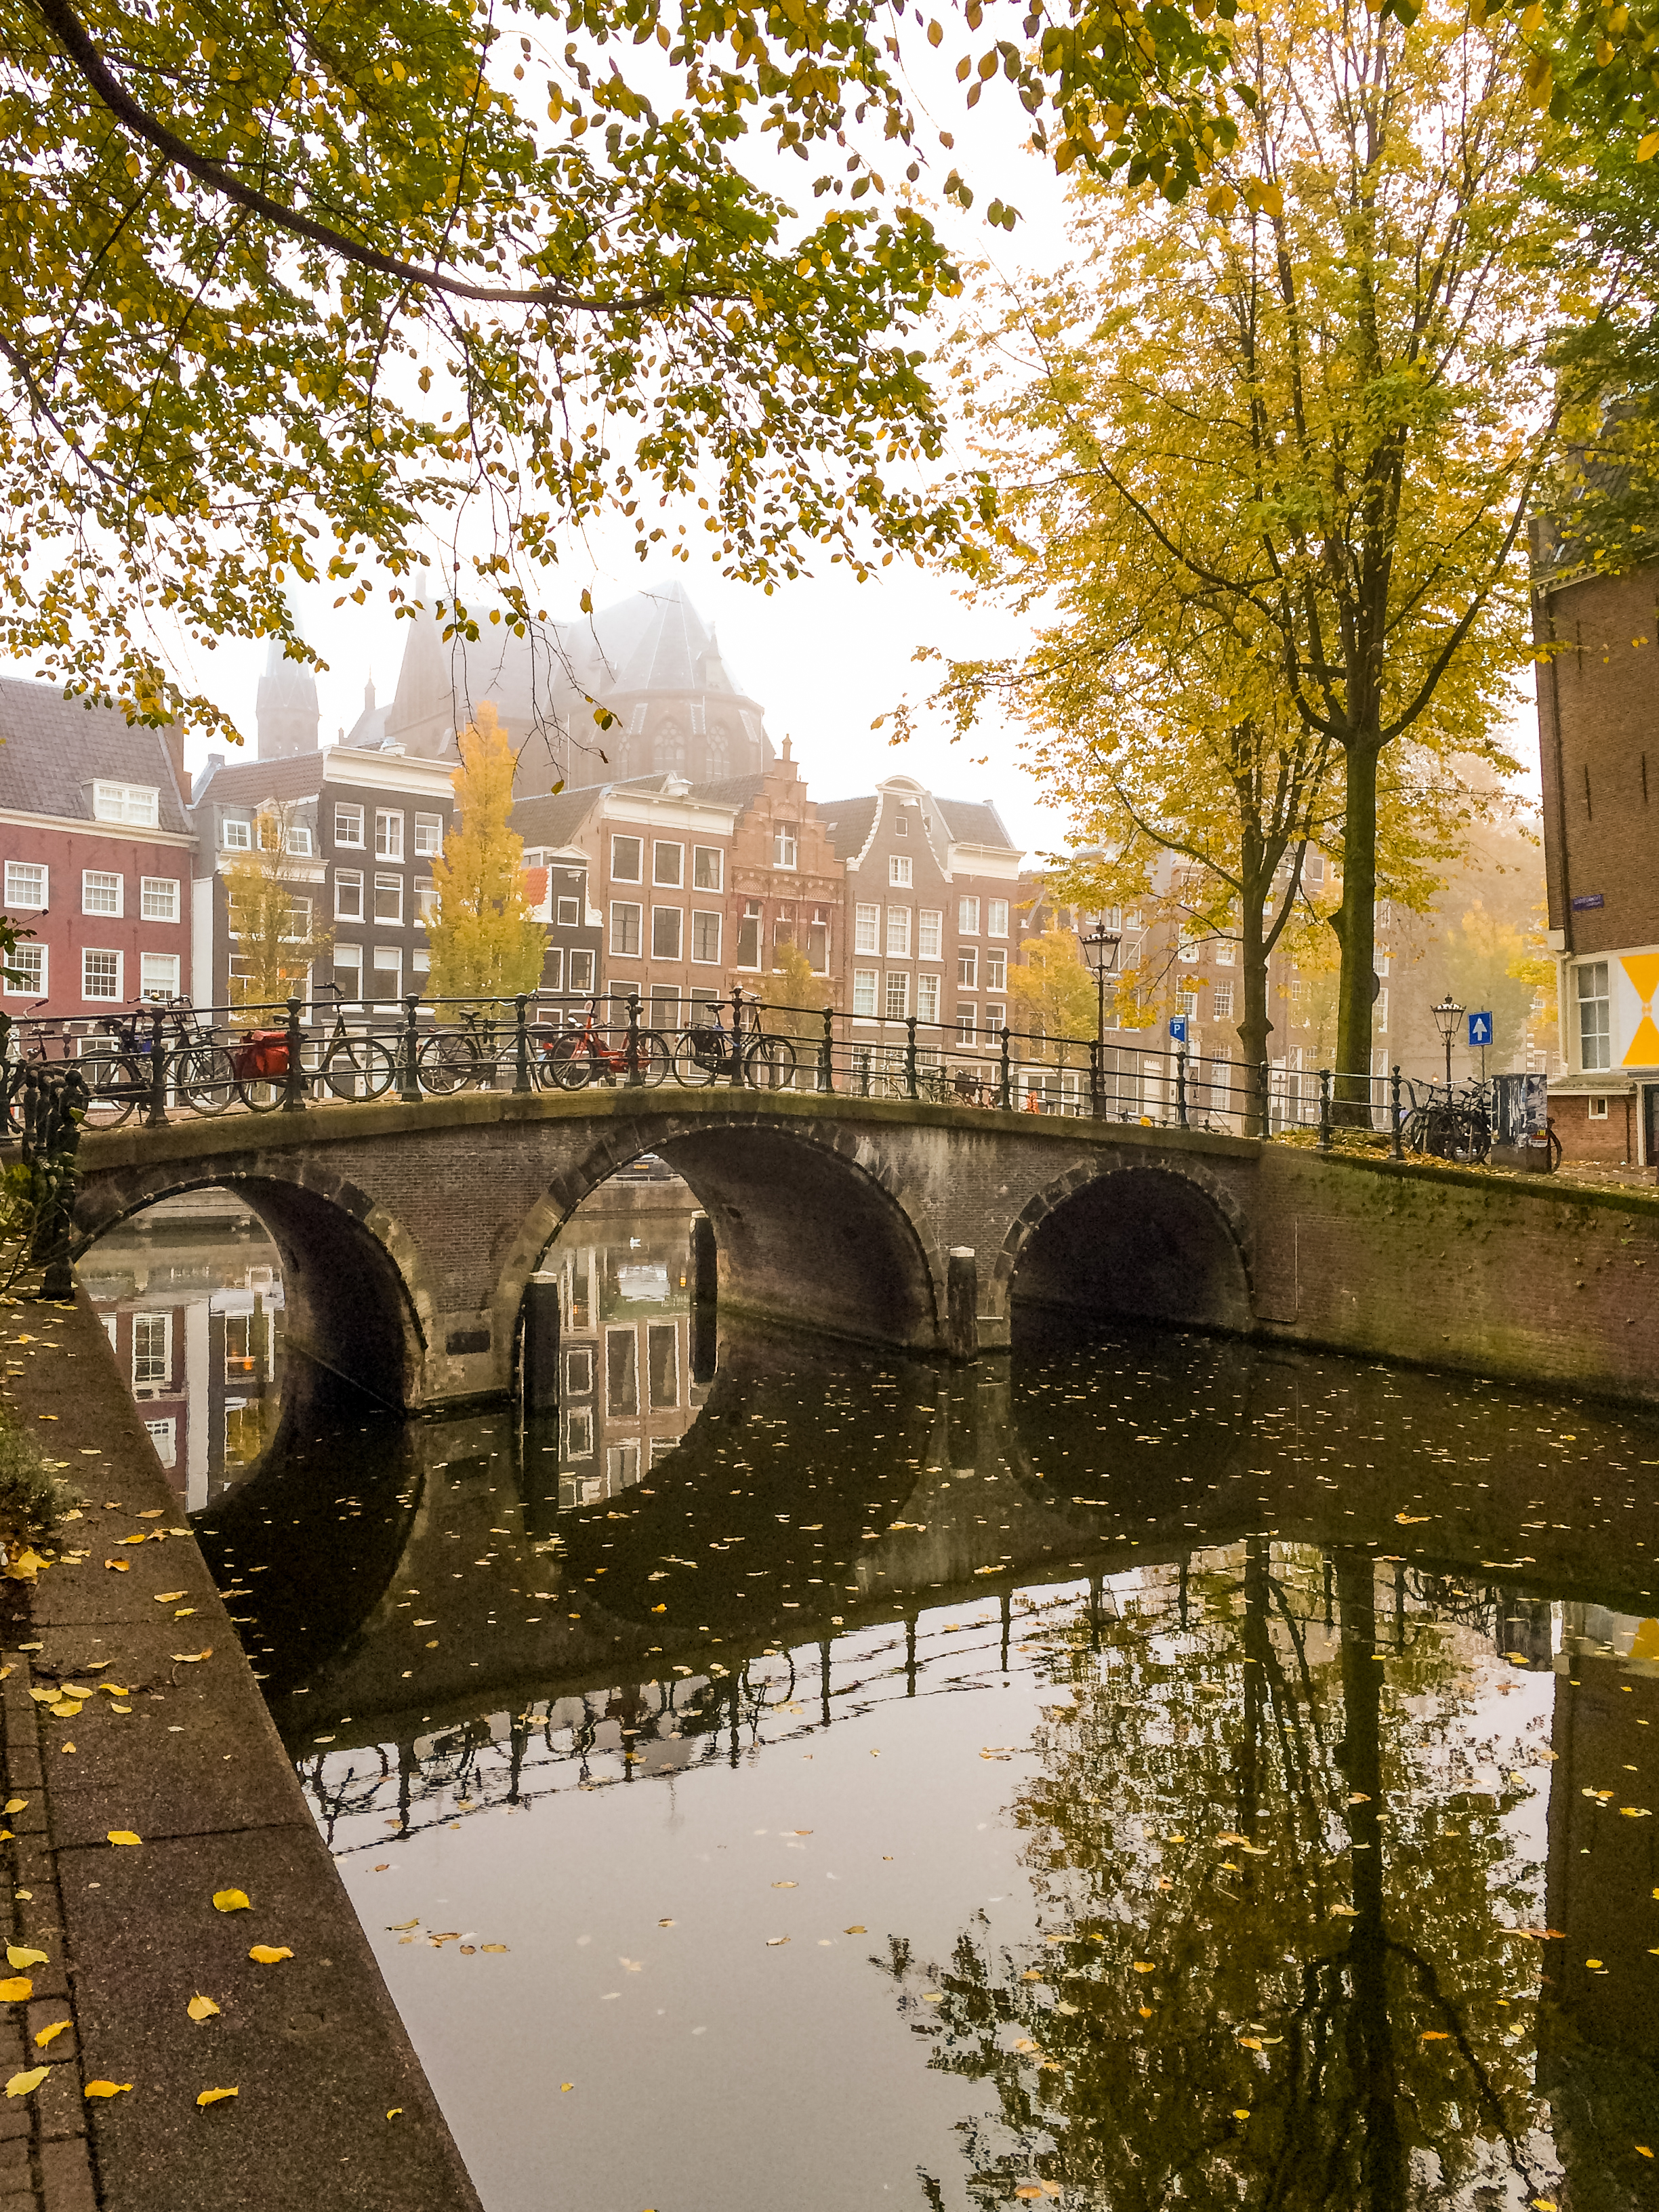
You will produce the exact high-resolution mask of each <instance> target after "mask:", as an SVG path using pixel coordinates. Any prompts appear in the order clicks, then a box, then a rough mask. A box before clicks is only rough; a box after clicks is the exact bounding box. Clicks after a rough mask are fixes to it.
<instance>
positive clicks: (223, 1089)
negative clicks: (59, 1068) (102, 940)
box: [32, 996, 235, 1129]
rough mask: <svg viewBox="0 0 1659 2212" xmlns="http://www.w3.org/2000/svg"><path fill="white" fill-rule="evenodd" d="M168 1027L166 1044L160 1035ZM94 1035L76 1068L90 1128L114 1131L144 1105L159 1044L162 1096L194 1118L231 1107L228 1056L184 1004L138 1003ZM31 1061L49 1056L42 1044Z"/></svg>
mask: <svg viewBox="0 0 1659 2212" xmlns="http://www.w3.org/2000/svg"><path fill="white" fill-rule="evenodd" d="M158 1014H159V1015H160V1016H161V1018H162V1021H161V1024H159V1025H158V1024H157V1021H156V1017H157V1015H158ZM168 1025H170V1026H171V1029H172V1031H173V1042H172V1043H171V1045H169V1044H168V1042H167V1038H166V1036H165V1029H166V1027H167V1026H168ZM93 1035H94V1036H95V1037H97V1038H98V1039H99V1042H96V1043H95V1044H94V1045H92V1046H91V1047H90V1048H88V1047H87V1046H86V1045H85V1044H84V1042H83V1045H82V1051H81V1054H80V1055H79V1066H80V1068H81V1072H82V1075H83V1076H84V1077H85V1079H86V1083H87V1090H88V1105H87V1118H88V1121H91V1122H92V1123H93V1125H94V1127H98V1128H105V1129H117V1128H119V1127H120V1126H121V1124H122V1122H124V1121H126V1120H127V1118H128V1116H129V1115H131V1113H132V1112H133V1110H134V1109H135V1108H137V1107H138V1106H141V1105H146V1104H148V1103H149V1099H150V1097H151V1095H152V1092H153V1091H154V1089H155V1084H154V1070H155V1053H156V1049H157V1046H158V1043H159V1045H160V1048H161V1054H162V1056H163V1058H164V1060H168V1061H170V1063H171V1065H170V1066H167V1068H166V1069H165V1070H164V1073H163V1087H164V1092H165V1091H171V1092H172V1093H173V1096H174V1097H175V1098H177V1097H182V1098H184V1099H185V1101H186V1102H187V1103H189V1104H190V1105H191V1107H192V1108H193V1109H195V1110H196V1112H197V1113H198V1114H220V1113H222V1112H223V1111H224V1109H225V1108H226V1107H227V1106H228V1104H229V1103H230V1101H231V1097H232V1094H233V1091H234V1080H235V1075H234V1066H233V1065H232V1062H231V1060H230V1057H229V1055H228V1054H227V1053H226V1051H225V1050H224V1048H223V1047H222V1046H221V1045H216V1044H215V1042H213V1039H212V1037H211V1036H210V1035H209V1033H208V1032H207V1031H206V1030H204V1029H203V1027H202V1024H201V1022H200V1019H199V1018H198V1017H197V1013H196V1010H195V1008H194V1007H193V1006H191V1002H190V1000H188V999H186V998H184V997H182V996H180V997H177V998H172V999H141V1000H138V1002H137V1005H136V1006H133V1007H131V1008H130V1009H128V1010H127V1011H125V1012H122V1013H119V1014H112V1015H108V1016H106V1018H105V1019H104V1020H103V1021H102V1022H101V1023H100V1024H99V1026H98V1028H97V1030H94V1032H93ZM32 1056H34V1057H39V1058H40V1059H46V1057H48V1055H47V1054H46V1050H45V1048H44V1040H42V1043H41V1049H40V1051H39V1053H38V1054H33V1055H32Z"/></svg>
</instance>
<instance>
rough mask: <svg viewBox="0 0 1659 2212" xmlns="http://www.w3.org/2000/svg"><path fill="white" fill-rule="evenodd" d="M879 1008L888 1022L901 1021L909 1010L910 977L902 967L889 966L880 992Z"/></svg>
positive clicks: (905, 1017)
mask: <svg viewBox="0 0 1659 2212" xmlns="http://www.w3.org/2000/svg"><path fill="white" fill-rule="evenodd" d="M881 1010H882V1012H883V1013H884V1015H885V1016H886V1018H887V1019H888V1020H889V1021H890V1022H902V1021H904V1020H905V1019H907V1018H908V1015H909V1012H910V977H909V973H908V969H903V968H890V969H888V971H887V975H886V978H885V981H884V985H883V988H882V994H881Z"/></svg>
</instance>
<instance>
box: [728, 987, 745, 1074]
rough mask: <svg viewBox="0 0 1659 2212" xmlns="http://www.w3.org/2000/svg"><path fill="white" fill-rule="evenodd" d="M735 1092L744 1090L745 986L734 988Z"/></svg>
mask: <svg viewBox="0 0 1659 2212" xmlns="http://www.w3.org/2000/svg"><path fill="white" fill-rule="evenodd" d="M729 1080H730V1082H731V1085H732V1089H733V1090H734V1091H741V1090H742V1088H743V986H742V984H741V983H734V984H733V985H732V1073H731V1076H730V1079H729Z"/></svg>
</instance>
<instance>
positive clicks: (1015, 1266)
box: [76, 1091, 1659, 1406]
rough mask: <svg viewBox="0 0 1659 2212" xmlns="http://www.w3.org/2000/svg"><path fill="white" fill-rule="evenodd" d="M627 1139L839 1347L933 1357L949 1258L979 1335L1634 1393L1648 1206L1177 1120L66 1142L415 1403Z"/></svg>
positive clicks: (414, 1128) (148, 1136)
mask: <svg viewBox="0 0 1659 2212" xmlns="http://www.w3.org/2000/svg"><path fill="white" fill-rule="evenodd" d="M641 1152H658V1153H660V1154H661V1155H662V1156H663V1157H664V1158H666V1159H668V1160H669V1161H671V1163H672V1164H673V1165H674V1166H675V1167H676V1168H678V1170H680V1172H681V1173H682V1174H684V1176H685V1177H686V1179H687V1181H688V1182H690V1185H691V1187H692V1188H693V1190H694V1191H695V1192H696V1195H697V1197H698V1199H699V1200H700V1202H701V1203H702V1205H703V1206H706V1208H707V1209H708V1213H709V1215H710V1217H711V1218H712V1219H713V1221H714V1227H715V1232H716V1237H717V1240H718V1243H719V1249H720V1294H721V1297H722V1298H723V1299H724V1300H726V1301H727V1302H728V1303H729V1304H732V1306H734V1307H737V1308H748V1309H750V1310H755V1311H757V1312H761V1313H764V1314H767V1315H769V1316H772V1317H773V1318H775V1319H783V1320H786V1321H792V1322H798V1323H800V1324H802V1325H804V1326H807V1327H811V1328H815V1329H818V1330H821V1331H825V1332H829V1333H831V1334H840V1335H843V1336H848V1337H853V1338H859V1339H863V1340H866V1341H870V1342H874V1343H878V1344H883V1345H888V1346H896V1347H902V1348H905V1349H908V1350H911V1351H915V1352H922V1353H934V1352H939V1351H941V1350H943V1349H945V1306H946V1291H945V1285H946V1269H947V1261H948V1255H949V1254H950V1252H951V1249H953V1248H957V1247H969V1248H971V1249H973V1250H974V1252H975V1255H976V1264H977V1269H978V1279H979V1300H978V1310H979V1316H980V1322H979V1334H980V1343H981V1347H994V1346H998V1345H1003V1344H1006V1342H1007V1340H1008V1330H1009V1322H1010V1312H1011V1306H1012V1303H1013V1301H1014V1299H1015V1298H1016V1297H1019V1298H1022V1299H1025V1298H1029V1299H1030V1300H1032V1301H1033V1302H1036V1303H1043V1304H1054V1305H1060V1306H1066V1307H1072V1308H1075V1309H1079V1310H1088V1311H1096V1312H1104V1313H1112V1312H1116V1313H1123V1314H1138V1315H1143V1316H1147V1317H1150V1318H1154V1319H1165V1320H1169V1321H1171V1322H1182V1323H1186V1324H1188V1325H1192V1326H1197V1327H1206V1328H1220V1329H1225V1330H1230V1331H1235V1332H1237V1333H1239V1334H1250V1335H1253V1336H1255V1337H1257V1338H1258V1339H1262V1340H1283V1341H1286V1342H1291V1343H1298V1344H1304V1345H1325V1346H1332V1347H1334V1348H1336V1349H1339V1350H1342V1351H1346V1352H1357V1353H1362V1354H1376V1355H1381V1356H1383V1357H1387V1358H1400V1359H1407V1360H1413V1361H1417V1362H1420V1363H1423V1364H1429V1365H1442V1366H1446V1367H1458V1368H1465V1369H1468V1370H1474V1371H1475V1372H1478V1373H1481V1374H1486V1375H1492V1376H1509V1377H1512V1378H1515V1379H1517V1380H1522V1381H1537V1382H1540V1383H1556V1384H1560V1385H1565V1386H1568V1387H1571V1388H1577V1389H1585V1390H1588V1391H1593V1392H1596V1393H1601V1394H1606V1395H1614V1396H1620V1397H1626V1398H1632V1399H1638V1400H1645V1401H1655V1400H1659V1310H1656V1304H1655V1300H1654V1297H1653V1295H1652V1288H1651V1283H1650V1276H1651V1275H1655V1274H1659V1194H1653V1195H1650V1194H1646V1193H1636V1194H1627V1193H1624V1192H1617V1193H1613V1192H1594V1191H1583V1190H1572V1191H1570V1190H1569V1189H1568V1188H1566V1187H1565V1186H1561V1185H1558V1184H1556V1183H1554V1182H1553V1181H1551V1180H1549V1179H1547V1178H1545V1177H1541V1176H1539V1177H1524V1176H1489V1175H1484V1174H1480V1173H1470V1172H1468V1171H1464V1170H1456V1169H1450V1168H1447V1169H1440V1168H1427V1169H1425V1168H1412V1167H1400V1168H1396V1167H1395V1166H1393V1165H1392V1164H1390V1163H1389V1162H1388V1161H1387V1160H1386V1159H1381V1158H1370V1157H1365V1158H1353V1157H1344V1156H1341V1155H1333V1156H1332V1157H1330V1158H1322V1157H1321V1156H1320V1155H1319V1154H1317V1153H1316V1152H1313V1151H1311V1150H1304V1149H1303V1148H1301V1147H1299V1146H1289V1145H1284V1144H1270V1145H1263V1144H1258V1143H1256V1142H1255V1141H1254V1140H1249V1139H1240V1138H1232V1137H1226V1136H1219V1135H1212V1134H1209V1133H1204V1132H1200V1131H1196V1130H1194V1131H1185V1132H1183V1131H1174V1130H1167V1129H1156V1128H1148V1127H1139V1126H1133V1125H1119V1124H1115V1123H1103V1124H1095V1123H1092V1122H1088V1121H1064V1120H1060V1119H1058V1118H1049V1117H1047V1116H1037V1115H1020V1114H997V1113H986V1112H983V1111H981V1110H978V1109H972V1108H960V1107H944V1106H932V1105H923V1104H920V1103H908V1102H905V1101H902V1100H901V1101H893V1100H873V1099H872V1100H865V1099H845V1098H839V1097H834V1098H822V1097H811V1096H803V1097H796V1096H794V1095H793V1094H788V1093H786V1094H783V1095H781V1096H769V1095H763V1094H757V1093H754V1092H746V1091H648V1092H644V1093H641V1092H638V1091H632V1092H630V1091H600V1092H596V1093H579V1094H577V1095H575V1096H574V1097H572V1096H568V1095H565V1094H562V1093H561V1094H540V1095H537V1096H533V1097H526V1098H515V1097H510V1096H505V1095H495V1094H478V1095H466V1096H463V1097H455V1098H448V1099H432V1100H427V1101H424V1102H422V1103H421V1104H419V1105H401V1104H398V1103H394V1102H382V1103H377V1104H374V1105H351V1106H345V1105H342V1106H330V1107H323V1108H319V1109H313V1111H311V1112H308V1113H307V1114H304V1115H291V1116H289V1115H267V1116H260V1117H257V1118H256V1117H253V1116H250V1115H226V1116H224V1117H222V1118H221V1119H218V1120H214V1121H181V1122H179V1123H177V1124H175V1125H174V1126H173V1127H170V1128H167V1129H161V1130H147V1129H142V1128H136V1129H131V1130H118V1131H114V1132H111V1133H94V1134H91V1135H89V1136H88V1137H87V1138H86V1139H84V1140H83V1144H82V1164H83V1167H84V1170H85V1173H84V1182H83V1187H82V1193H81V1196H80V1199H79V1202H78V1206H77V1212H76V1225H77V1232H78V1235H79V1237H80V1239H81V1240H82V1243H83V1244H84V1243H90V1242H91V1241H92V1240H93V1239H94V1238H95V1237H97V1236H98V1235H99V1234H100V1233H101V1231H104V1230H106V1229H107V1228H109V1227H112V1225H114V1224H115V1223H116V1222H118V1221H120V1220H123V1219H125V1218H127V1217H128V1216H129V1215H131V1213H133V1212H137V1211H138V1210H140V1209H142V1208H143V1206H146V1205H148V1204H150V1203H151V1202H153V1201H154V1200H156V1199H158V1198H161V1197H165V1196H167V1195H168V1194H172V1193H174V1192H178V1191H182V1190H188V1189H191V1188H199V1187H201V1186H203V1185H204V1184H209V1183H222V1184H228V1185H234V1186H235V1187H236V1188H238V1189H239V1190H240V1193H241V1194H242V1195H243V1196H244V1197H245V1198H246V1200H247V1201H248V1202H249V1204H250V1205H252V1206H253V1207H254V1208H255V1209H256V1211H257V1212H258V1213H259V1214H260V1215H261V1216H262V1218H264V1220H265V1221H266V1223H267V1224H268V1225H269V1226H270V1231H271V1233H272V1235H273V1237H275V1239H276V1243H277V1245H278V1248H279V1249H280V1251H281V1253H282V1255H283V1266H284V1272H285V1279H286V1285H287V1297H288V1299H289V1315H290V1332H291V1334H292V1336H293V1338H294V1339H295V1340H296V1341H297V1342H299V1343H301V1344H302V1345H304V1346H307V1348H308V1349H310V1350H311V1351H312V1352H313V1353H314V1354H315V1355H316V1356H317V1357H318V1358H320V1359H321V1360H323V1361H324V1362H325V1363H326V1364H329V1365H331V1366H333V1367H335V1368H337V1370H341V1371H343V1372H344V1373H347V1374H349V1375H350V1376H352V1378H353V1379H354V1380H356V1381H358V1382H361V1383H363V1384H365V1385H366V1386H367V1387H368V1388H369V1389H372V1390H374V1391H375V1392H377V1393H378V1394H379V1395H380V1396H382V1397H383V1398H385V1399H386V1400H387V1401H390V1402H392V1403H397V1404H402V1405H409V1406H435V1405H441V1404H446V1403H453V1402H456V1401H463V1400H465V1399H467V1398H470V1397H476V1396H486V1395H492V1394H495V1393H499V1392H501V1391H503V1390H505V1389H509V1388H510V1387H511V1384H512V1380H513V1337H514V1333H515V1331H514V1325H515V1322H516V1318H517V1315H518V1310H519V1306H520V1300H521V1298H522V1296H523V1291H524V1285H525V1282H526V1278H527V1277H528V1276H529V1275H530V1273H532V1271H533V1270H534V1269H535V1268H536V1267H538V1265H540V1264H541V1262H542V1259H543V1255H544V1253H545V1251H546V1249H547V1247H548V1245H549V1243H550V1242H551V1241H552V1239H553V1237H555V1236H556V1234H557V1231H558V1230H559V1228H560V1226H561V1225H562V1223H563V1222H564V1221H565V1220H566V1219H567V1218H568V1216H569V1214H570V1212H572V1211H573V1209H574V1207H575V1206H577V1205H578V1204H580V1201H581V1200H582V1199H584V1198H585V1197H586V1195H587V1194H588V1193H589V1192H590V1191H592V1190H593V1189H595V1188H597V1187H598V1186H599V1184H600V1183H601V1182H604V1181H605V1179H606V1177H607V1176H610V1175H611V1174H612V1173H613V1172H614V1171H615V1170H616V1169H617V1168H618V1167H620V1166H622V1165H623V1164H625V1163H626V1162H628V1161H629V1160H631V1159H634V1158H637V1157H638V1155H639V1154H640V1153H641Z"/></svg>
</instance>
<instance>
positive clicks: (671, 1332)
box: [645, 1321, 680, 1449]
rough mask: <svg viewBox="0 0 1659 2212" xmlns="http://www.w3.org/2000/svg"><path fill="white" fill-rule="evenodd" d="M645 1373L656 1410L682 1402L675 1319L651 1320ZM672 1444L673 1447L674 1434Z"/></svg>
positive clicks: (649, 1399)
mask: <svg viewBox="0 0 1659 2212" xmlns="http://www.w3.org/2000/svg"><path fill="white" fill-rule="evenodd" d="M645 1374H646V1401H647V1404H648V1405H649V1407H650V1408H651V1410H652V1412H653V1413H671V1412H672V1411H673V1409H674V1408H675V1407H676V1406H678V1404H679V1402H680V1333H679V1330H678V1328H676V1327H675V1325H674V1323H673V1322H671V1321H667V1322H661V1321H653V1322H649V1323H647V1328H646V1332H645ZM659 1441H660V1439H659ZM669 1448H670V1449H672V1448H673V1446H672V1439H670V1440H669Z"/></svg>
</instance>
